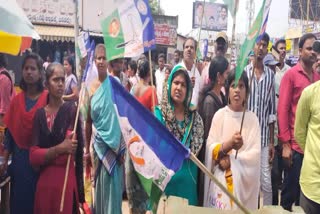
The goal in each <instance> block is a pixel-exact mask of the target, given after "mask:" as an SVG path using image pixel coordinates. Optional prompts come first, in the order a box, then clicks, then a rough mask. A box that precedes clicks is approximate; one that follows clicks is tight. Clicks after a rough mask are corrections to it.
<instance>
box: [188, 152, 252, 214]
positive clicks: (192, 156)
mask: <svg viewBox="0 0 320 214" xmlns="http://www.w3.org/2000/svg"><path fill="white" fill-rule="evenodd" d="M189 158H190V160H191V161H193V163H195V164H196V165H197V166H198V167H199V168H200V169H201V171H202V172H203V173H204V174H206V175H207V176H208V177H209V178H210V179H211V180H212V181H213V182H214V183H215V184H216V185H217V186H218V187H219V188H220V189H221V190H222V191H223V192H224V193H225V194H226V195H227V196H228V197H229V198H230V199H231V200H233V201H234V203H235V204H236V205H237V206H238V207H239V209H240V210H241V211H242V212H243V213H246V214H250V211H249V210H248V209H247V208H246V207H245V206H243V205H242V204H241V202H240V201H239V200H238V199H237V198H236V197H235V196H234V195H233V194H231V193H230V192H229V191H228V190H227V188H226V187H225V186H223V184H221V183H220V182H219V181H218V179H217V178H216V177H214V175H213V174H212V173H211V172H210V171H209V170H208V169H207V167H205V165H203V164H202V163H201V161H200V160H199V159H198V158H197V157H196V156H195V155H194V154H193V153H192V152H190V157H189Z"/></svg>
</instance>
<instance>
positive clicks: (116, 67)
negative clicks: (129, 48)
mask: <svg viewBox="0 0 320 214" xmlns="http://www.w3.org/2000/svg"><path fill="white" fill-rule="evenodd" d="M122 68H123V59H122V58H119V59H114V60H111V61H109V63H108V72H109V74H110V75H111V76H113V77H114V78H115V79H117V80H118V81H119V83H121V80H120V74H121V72H122Z"/></svg>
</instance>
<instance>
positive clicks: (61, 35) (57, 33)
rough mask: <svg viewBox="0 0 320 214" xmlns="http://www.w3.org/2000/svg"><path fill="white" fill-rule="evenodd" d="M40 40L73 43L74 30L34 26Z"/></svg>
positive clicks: (60, 27) (70, 28)
mask: <svg viewBox="0 0 320 214" xmlns="http://www.w3.org/2000/svg"><path fill="white" fill-rule="evenodd" d="M34 27H35V30H36V31H37V33H38V34H39V35H40V37H41V40H47V41H62V42H64V41H67V42H69V41H71V42H74V34H75V33H74V28H73V27H62V26H48V25H34Z"/></svg>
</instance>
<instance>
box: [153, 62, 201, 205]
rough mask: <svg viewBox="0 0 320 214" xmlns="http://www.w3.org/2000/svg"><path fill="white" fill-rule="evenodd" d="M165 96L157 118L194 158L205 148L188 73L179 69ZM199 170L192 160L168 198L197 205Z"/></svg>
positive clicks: (172, 185) (170, 187) (177, 177)
mask: <svg viewBox="0 0 320 214" xmlns="http://www.w3.org/2000/svg"><path fill="white" fill-rule="evenodd" d="M165 90H166V93H164V94H163V96H162V102H161V105H160V106H157V107H156V109H155V115H156V117H157V118H158V119H159V120H160V121H161V122H162V123H163V124H164V125H165V126H166V127H167V129H168V130H169V131H170V132H171V133H172V134H173V135H174V136H175V137H176V138H177V139H178V140H179V141H181V143H182V144H183V145H185V146H186V147H187V148H190V150H191V152H192V153H193V154H195V155H198V154H199V151H200V149H201V147H202V144H203V122H202V119H201V117H200V115H199V114H198V112H197V111H196V109H195V108H194V107H193V106H192V105H191V104H190V102H191V97H192V84H191V80H190V77H189V75H188V72H187V70H186V69H185V68H184V67H183V66H180V65H176V66H175V67H174V68H173V69H172V71H171V74H170V76H169V78H168V81H167V84H165ZM197 173H198V168H197V166H196V165H195V164H194V163H193V162H192V161H191V160H189V159H187V160H185V161H184V163H183V166H182V168H181V169H180V170H179V171H178V172H176V174H175V175H174V176H173V177H172V179H171V180H170V182H169V183H168V185H167V187H166V189H165V194H166V195H167V196H170V195H172V196H178V197H181V198H186V199H188V201H189V204H190V205H198V196H197V180H198V177H197Z"/></svg>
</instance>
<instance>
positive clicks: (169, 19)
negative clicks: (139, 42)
mask: <svg viewBox="0 0 320 214" xmlns="http://www.w3.org/2000/svg"><path fill="white" fill-rule="evenodd" d="M153 23H154V31H155V32H154V33H155V38H156V44H157V45H165V46H174V47H175V46H176V45H177V28H178V17H177V16H163V15H153Z"/></svg>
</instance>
